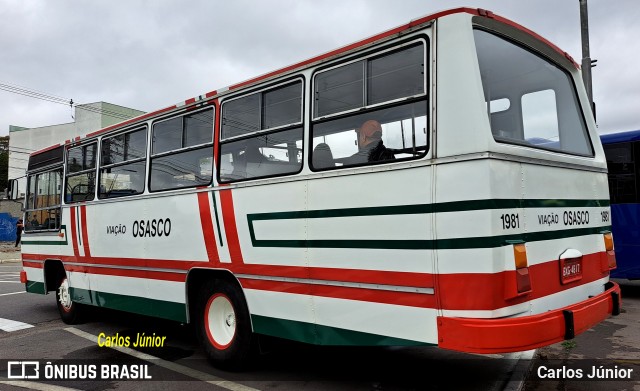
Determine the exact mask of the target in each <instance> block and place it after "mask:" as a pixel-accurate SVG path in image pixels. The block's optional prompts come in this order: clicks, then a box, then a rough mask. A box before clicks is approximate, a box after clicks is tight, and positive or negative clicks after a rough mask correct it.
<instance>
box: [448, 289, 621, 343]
mask: <svg viewBox="0 0 640 391" xmlns="http://www.w3.org/2000/svg"><path fill="white" fill-rule="evenodd" d="M605 289H606V290H605V292H603V293H601V294H599V295H598V296H594V297H591V298H589V299H587V300H585V301H581V302H580V303H577V304H573V305H570V306H568V307H564V308H560V309H557V310H552V311H548V312H545V313H543V314H538V315H530V316H522V317H517V318H505V319H477V318H476V319H473V318H451V317H444V316H439V317H438V319H437V322H438V346H439V347H441V348H443V349H450V350H457V351H461V352H468V353H483V354H489V353H508V352H519V351H524V350H530V349H535V348H539V347H543V346H547V345H551V344H554V343H556V342H560V341H563V340H566V339H572V338H574V337H575V336H576V335H578V334H581V333H582V332H584V331H585V330H588V329H590V328H591V327H593V326H595V325H596V324H598V323H600V322H601V321H603V320H604V319H606V318H607V317H609V315H618V314H619V313H620V306H621V304H622V302H621V298H620V286H618V284H616V283H614V282H608V283H607V284H606V285H605Z"/></svg>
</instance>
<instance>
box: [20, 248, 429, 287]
mask: <svg viewBox="0 0 640 391" xmlns="http://www.w3.org/2000/svg"><path fill="white" fill-rule="evenodd" d="M24 257H25V258H28V259H33V260H42V261H44V260H47V259H52V258H54V259H59V260H61V261H63V262H74V261H77V260H80V261H81V262H83V263H90V264H94V265H104V266H114V267H117V266H127V267H156V268H161V269H174V270H189V269H191V268H193V267H199V268H208V267H211V265H209V264H208V263H207V262H205V261H172V260H163V259H141V258H111V257H91V258H87V257H80V258H76V257H72V256H61V255H43V254H24ZM218 267H228V268H229V269H231V271H232V272H233V273H236V274H251V275H256V276H262V277H287V278H301V279H306V278H314V279H319V280H327V281H343V282H354V283H364V284H384V285H390V286H409V287H418V288H432V287H433V283H432V282H433V275H432V274H429V273H414V272H397V271H383V270H361V269H336V268H318V267H314V268H307V267H304V266H279V265H250V264H243V265H231V264H220V265H218Z"/></svg>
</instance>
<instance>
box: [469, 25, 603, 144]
mask: <svg viewBox="0 0 640 391" xmlns="http://www.w3.org/2000/svg"><path fill="white" fill-rule="evenodd" d="M474 38H475V43H476V52H477V55H478V62H479V64H480V75H481V77H482V85H483V87H484V94H485V100H486V102H492V104H491V105H489V109H488V112H489V114H488V115H489V121H490V123H491V132H492V133H493V137H494V139H495V140H496V141H498V142H502V143H511V144H521V145H525V146H529V147H535V148H542V149H548V150H553V151H559V152H565V153H570V154H575V155H583V156H593V149H592V147H591V143H590V141H589V136H588V134H587V131H586V125H585V123H584V118H583V117H582V114H581V110H580V106H579V105H578V98H577V96H576V92H575V87H574V85H573V82H572V81H571V79H570V77H569V75H568V74H567V73H566V71H563V70H562V69H561V68H560V67H559V66H556V65H555V64H553V63H551V62H549V61H548V60H546V59H543V58H542V57H540V56H538V55H536V54H534V53H532V52H530V51H528V50H526V49H524V48H522V47H519V46H517V45H515V44H513V43H511V42H510V41H508V40H506V39H502V38H500V37H498V36H496V35H494V34H491V33H488V32H486V31H482V30H477V29H476V30H474ZM503 99H506V100H507V101H508V102H509V105H508V106H507V108H506V109H504V110H494V109H493V107H491V106H493V102H498V101H499V100H503Z"/></svg>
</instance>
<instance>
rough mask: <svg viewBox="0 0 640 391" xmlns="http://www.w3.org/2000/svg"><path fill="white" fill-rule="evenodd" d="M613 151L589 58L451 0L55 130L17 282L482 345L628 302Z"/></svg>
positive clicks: (330, 328)
mask: <svg viewBox="0 0 640 391" xmlns="http://www.w3.org/2000/svg"><path fill="white" fill-rule="evenodd" d="M606 170H607V167H606V161H605V157H604V153H603V150H602V145H601V144H600V140H599V138H598V135H597V133H596V131H595V124H594V120H593V117H592V114H591V111H590V106H589V102H588V99H587V95H586V93H585V89H584V87H583V84H582V82H581V77H580V72H579V66H578V65H577V64H576V63H575V61H573V59H572V58H571V57H570V56H569V55H568V54H567V53H566V52H563V51H562V50H560V49H558V48H557V47H556V46H554V45H553V44H551V43H550V42H548V41H546V40H545V39H544V38H542V37H540V36H539V35H537V34H535V33H533V32H531V31H529V30H528V29H526V28H524V27H522V26H520V25H518V24H516V23H514V22H512V21H510V20H507V19H505V18H502V17H500V16H498V15H495V14H494V13H492V12H490V11H486V10H483V9H471V8H457V9H452V10H447V11H443V12H439V13H436V14H433V15H430V16H426V17H422V18H419V19H415V20H413V21H411V22H409V23H407V24H404V25H402V26H399V27H397V28H394V29H392V30H389V31H386V32H382V33H379V34H377V35H375V36H372V37H369V38H366V39H363V40H361V41H359V42H356V43H354V44H351V45H348V46H345V47H342V48H339V49H336V50H333V51H331V52H328V53H325V54H322V55H318V56H316V57H313V58H310V59H308V60H305V61H302V62H299V63H297V64H294V65H291V66H288V67H286V68H283V69H280V70H277V71H273V72H270V73H267V74H265V75H262V76H259V77H256V78H254V79H251V80H247V81H245V82H241V83H239V84H235V85H232V86H229V87H226V88H222V89H218V90H216V91H212V92H208V93H206V94H204V95H199V96H197V97H194V98H191V99H188V100H185V101H183V102H180V103H178V104H176V105H173V106H170V107H167V108H164V109H161V110H158V111H155V112H152V113H148V114H144V115H141V116H139V117H136V118H134V119H131V120H127V121H124V122H122V123H120V124H117V125H113V126H109V127H107V128H104V129H101V130H99V131H96V132H94V133H90V134H88V135H87V136H86V137H82V138H75V139H73V140H66V141H64V142H61V143H60V144H58V145H54V146H51V147H49V148H46V149H44V150H42V151H38V152H36V153H33V154H32V155H31V156H30V159H29V163H28V174H27V180H28V185H27V186H28V187H27V191H26V199H25V219H24V221H25V224H26V232H25V233H24V236H23V247H22V264H23V266H24V268H23V271H22V272H21V280H22V281H23V282H24V283H25V284H26V290H27V291H28V292H33V293H38V294H47V293H50V292H53V293H55V296H56V303H57V306H58V309H59V312H60V315H61V317H62V320H63V321H64V322H66V323H70V324H73V323H75V322H78V321H79V320H80V319H81V315H82V311H83V309H86V306H90V305H91V306H97V307H105V308H111V309H116V310H122V311H130V312H134V313H138V314H143V315H148V316H154V317H159V318H165V319H171V320H175V321H177V322H185V323H193V324H194V326H195V330H196V332H197V334H198V338H199V340H200V341H201V343H202V346H203V349H204V351H205V352H206V354H207V356H208V357H209V358H210V360H211V361H212V363H213V364H214V365H216V366H220V367H233V368H237V367H242V365H244V364H245V363H246V362H247V360H248V359H249V358H250V357H251V354H252V352H253V351H254V348H255V346H256V344H259V342H260V336H265V335H266V336H271V337H279V338H285V339H290V340H295V341H300V342H304V343H309V344H317V345H367V346H373V345H383V346H384V345H387V346H388V345H393V346H422V345H436V346H439V347H441V348H443V349H451V350H456V351H461V352H471V353H487V354H488V353H502V352H515V351H523V350H529V349H533V348H537V347H541V346H546V345H549V344H552V343H556V342H560V341H563V340H565V339H571V338H573V337H574V336H575V335H578V334H580V333H582V332H584V331H585V330H587V329H589V328H591V327H592V326H594V325H596V324H598V323H599V322H601V321H603V320H604V319H606V318H607V317H609V316H610V315H617V314H618V313H619V312H620V305H621V297H620V288H619V286H618V285H616V284H615V283H612V282H610V281H609V273H610V270H611V269H612V268H614V267H615V254H614V252H613V241H612V234H611V223H610V221H609V213H610V204H609V192H608V188H607V173H606Z"/></svg>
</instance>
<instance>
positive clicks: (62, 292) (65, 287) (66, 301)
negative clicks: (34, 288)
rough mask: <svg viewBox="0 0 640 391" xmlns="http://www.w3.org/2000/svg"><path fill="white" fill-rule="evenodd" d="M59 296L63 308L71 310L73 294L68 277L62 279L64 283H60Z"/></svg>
mask: <svg viewBox="0 0 640 391" xmlns="http://www.w3.org/2000/svg"><path fill="white" fill-rule="evenodd" d="M58 296H59V299H58V300H59V301H60V305H61V306H62V308H63V309H64V310H65V311H67V312H68V311H70V310H71V304H72V301H71V294H69V282H68V281H67V279H66V278H65V279H64V280H62V283H60V288H58Z"/></svg>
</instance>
